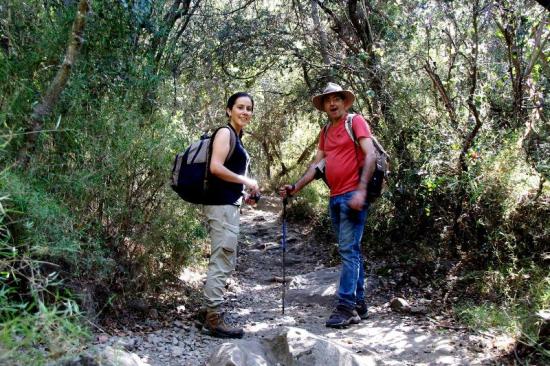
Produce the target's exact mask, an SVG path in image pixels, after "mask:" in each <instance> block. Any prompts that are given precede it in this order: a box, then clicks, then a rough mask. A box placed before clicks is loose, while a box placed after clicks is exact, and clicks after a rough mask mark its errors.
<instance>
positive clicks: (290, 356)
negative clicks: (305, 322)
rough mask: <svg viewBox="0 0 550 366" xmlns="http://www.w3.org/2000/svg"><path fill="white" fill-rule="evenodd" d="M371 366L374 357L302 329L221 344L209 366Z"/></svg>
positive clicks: (285, 330) (288, 329)
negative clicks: (265, 337) (357, 352)
mask: <svg viewBox="0 0 550 366" xmlns="http://www.w3.org/2000/svg"><path fill="white" fill-rule="evenodd" d="M277 364H280V365H285V366H315V365H339V366H368V365H375V364H376V362H375V360H374V358H373V357H370V356H359V355H356V354H354V353H353V351H351V350H349V349H347V348H345V347H342V346H340V345H338V344H336V343H333V342H331V341H329V340H327V339H325V338H323V337H320V336H317V335H314V334H312V333H309V332H308V331H306V330H304V329H300V328H294V327H288V328H285V329H284V330H283V331H282V332H281V333H279V334H278V335H275V336H272V337H270V338H267V339H264V340H261V341H259V340H237V341H234V342H231V343H224V344H222V345H221V346H220V347H219V348H218V349H217V350H216V351H215V352H214V353H213V354H212V356H211V357H210V359H209V360H208V362H207V365H209V366H210V365H211V366H214V365H224V366H267V365H277Z"/></svg>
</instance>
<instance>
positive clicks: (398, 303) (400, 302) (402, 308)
mask: <svg viewBox="0 0 550 366" xmlns="http://www.w3.org/2000/svg"><path fill="white" fill-rule="evenodd" d="M390 307H391V309H392V310H393V311H396V312H398V313H410V312H411V305H409V303H408V302H407V300H405V299H402V298H400V297H394V298H393V299H392V300H391V301H390Z"/></svg>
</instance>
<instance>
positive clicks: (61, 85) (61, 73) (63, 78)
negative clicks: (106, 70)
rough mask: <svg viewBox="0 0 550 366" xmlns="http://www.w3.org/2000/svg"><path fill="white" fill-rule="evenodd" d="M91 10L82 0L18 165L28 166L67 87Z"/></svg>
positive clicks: (31, 123)
mask: <svg viewBox="0 0 550 366" xmlns="http://www.w3.org/2000/svg"><path fill="white" fill-rule="evenodd" d="M89 10H90V4H89V1H88V0H80V2H79V4H78V9H77V12H76V17H75V20H74V23H73V27H72V31H71V34H70V36H69V41H68V44H67V50H66V52H65V58H64V59H63V63H62V64H61V67H60V68H59V70H58V71H57V74H56V75H55V77H54V79H53V81H52V83H51V84H50V86H49V87H48V90H47V91H46V93H45V94H44V95H43V96H42V99H41V101H40V103H38V104H36V105H35V106H34V108H33V110H32V114H31V116H30V125H31V126H30V129H29V131H28V134H27V138H26V141H25V144H24V146H23V148H22V149H21V150H20V151H19V156H18V159H17V163H18V165H20V166H22V167H23V168H26V167H27V165H28V162H29V158H30V154H31V153H32V152H33V151H34V149H35V148H36V140H37V138H38V134H39V133H40V131H41V130H42V128H43V126H44V120H45V119H46V117H47V116H49V115H50V114H51V112H52V111H53V109H54V107H55V105H56V104H57V102H58V100H59V96H60V95H61V93H62V92H63V90H64V89H65V87H66V85H67V82H68V81H69V77H70V75H71V70H72V68H73V66H74V64H75V62H76V58H77V56H78V52H79V51H80V48H81V47H82V42H83V41H84V38H83V33H84V26H85V24H86V16H87V14H88V12H89Z"/></svg>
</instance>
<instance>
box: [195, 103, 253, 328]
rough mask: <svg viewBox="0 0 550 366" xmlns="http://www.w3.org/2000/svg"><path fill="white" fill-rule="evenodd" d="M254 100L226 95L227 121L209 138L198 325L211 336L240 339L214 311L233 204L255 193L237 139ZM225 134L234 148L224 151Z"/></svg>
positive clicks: (230, 245) (227, 261) (234, 233)
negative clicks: (206, 253) (206, 250)
mask: <svg viewBox="0 0 550 366" xmlns="http://www.w3.org/2000/svg"><path fill="white" fill-rule="evenodd" d="M253 110H254V100H253V99H252V97H251V96H250V95H249V94H247V93H243V92H239V93H235V94H233V95H232V96H231V97H229V99H228V101H227V107H226V115H227V117H228V118H229V123H228V125H227V126H226V127H224V128H220V129H219V130H218V131H217V132H216V134H215V136H214V140H213V142H212V155H211V162H210V173H211V178H210V179H209V201H208V203H207V204H206V205H204V214H205V215H206V218H207V220H208V226H209V234H210V239H211V249H210V252H211V254H210V262H209V264H208V275H207V280H206V284H205V286H204V296H205V299H206V304H205V305H206V320H205V323H204V326H203V327H204V329H205V330H207V331H208V332H209V333H210V334H211V335H213V336H215V337H227V338H241V337H242V336H243V335H244V331H243V330H242V329H241V328H232V327H229V326H228V325H227V324H226V323H225V321H224V317H223V313H222V312H221V311H220V306H221V305H222V303H223V292H224V288H225V283H226V280H227V279H228V277H229V276H230V275H231V273H232V272H233V270H234V269H235V262H236V254H237V238H238V235H239V206H240V205H241V203H242V200H243V192H244V188H245V187H246V189H247V190H248V192H244V199H245V202H246V203H248V204H252V203H253V202H254V197H257V196H258V195H259V187H258V182H256V180H254V179H251V178H248V177H247V174H246V173H247V171H248V164H249V161H250V157H249V155H248V153H247V152H246V150H245V148H244V146H243V145H242V143H241V136H242V133H243V128H244V127H246V126H247V125H248V124H249V123H250V120H251V117H252V112H253ZM231 134H233V135H234V141H236V143H235V148H234V150H233V152H232V153H231V156H228V155H229V153H230V150H231V148H230V146H231V138H232V137H231Z"/></svg>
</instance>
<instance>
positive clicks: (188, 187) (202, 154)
mask: <svg viewBox="0 0 550 366" xmlns="http://www.w3.org/2000/svg"><path fill="white" fill-rule="evenodd" d="M222 128H229V129H230V131H231V132H230V138H229V154H227V158H225V162H227V161H228V160H229V158H230V157H231V155H232V154H233V152H234V151H235V145H236V141H237V136H236V135H235V132H234V131H233V129H232V128H231V127H228V126H223V127H220V128H218V129H217V130H216V131H214V133H213V134H212V135H211V136H208V135H207V134H205V135H203V136H202V137H201V138H200V140H197V141H195V142H193V143H192V144H191V146H189V147H188V148H187V149H186V150H185V151H184V152H181V153H179V154H177V155H176V158H175V159H174V166H173V167H172V177H171V179H170V186H171V187H172V189H173V190H174V191H175V192H176V193H177V194H178V195H179V196H180V197H181V198H182V199H183V200H185V201H187V202H191V203H199V204H204V203H205V202H206V199H207V195H208V179H209V177H210V158H211V155H212V141H213V140H214V137H215V136H216V134H217V133H218V131H219V130H221V129H222Z"/></svg>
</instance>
